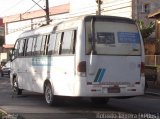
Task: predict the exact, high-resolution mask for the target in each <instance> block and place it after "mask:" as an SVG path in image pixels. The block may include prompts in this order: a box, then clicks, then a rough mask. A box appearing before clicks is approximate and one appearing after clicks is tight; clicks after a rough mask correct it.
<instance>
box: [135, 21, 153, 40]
mask: <svg viewBox="0 0 160 119" xmlns="http://www.w3.org/2000/svg"><path fill="white" fill-rule="evenodd" d="M137 24H138V26H139V28H140V31H141V34H142V37H143V39H146V38H148V37H149V36H150V35H151V34H152V33H153V31H154V30H155V23H154V22H150V23H149V24H147V25H146V24H145V23H144V21H137Z"/></svg>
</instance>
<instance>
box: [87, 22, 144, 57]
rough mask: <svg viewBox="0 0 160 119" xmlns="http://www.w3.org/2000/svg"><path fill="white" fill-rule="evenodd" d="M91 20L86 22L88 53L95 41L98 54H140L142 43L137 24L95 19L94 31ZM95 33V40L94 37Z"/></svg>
mask: <svg viewBox="0 0 160 119" xmlns="http://www.w3.org/2000/svg"><path fill="white" fill-rule="evenodd" d="M91 27H92V25H91V21H87V22H86V54H89V53H90V52H91V50H93V48H92V44H93V42H94V46H95V47H94V48H95V49H94V50H95V51H96V54H97V55H98V54H99V55H140V54H141V43H140V35H139V32H138V29H137V26H136V25H135V24H133V23H127V22H112V21H104V20H103V21H95V22H94V33H92V31H91ZM93 34H94V41H93V39H92V37H93Z"/></svg>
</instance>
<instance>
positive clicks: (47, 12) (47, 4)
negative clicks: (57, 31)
mask: <svg viewBox="0 0 160 119" xmlns="http://www.w3.org/2000/svg"><path fill="white" fill-rule="evenodd" d="M45 11H46V23H47V24H49V21H50V19H49V2H48V0H46V9H45Z"/></svg>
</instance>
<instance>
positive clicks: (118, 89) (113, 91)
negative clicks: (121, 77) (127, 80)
mask: <svg viewBox="0 0 160 119" xmlns="http://www.w3.org/2000/svg"><path fill="white" fill-rule="evenodd" d="M108 93H120V88H119V87H109V88H108Z"/></svg>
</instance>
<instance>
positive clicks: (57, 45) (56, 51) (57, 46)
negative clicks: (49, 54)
mask: <svg viewBox="0 0 160 119" xmlns="http://www.w3.org/2000/svg"><path fill="white" fill-rule="evenodd" d="M62 37H63V33H57V34H56V43H55V48H54V54H56V55H59V54H60V53H61V42H62Z"/></svg>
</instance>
